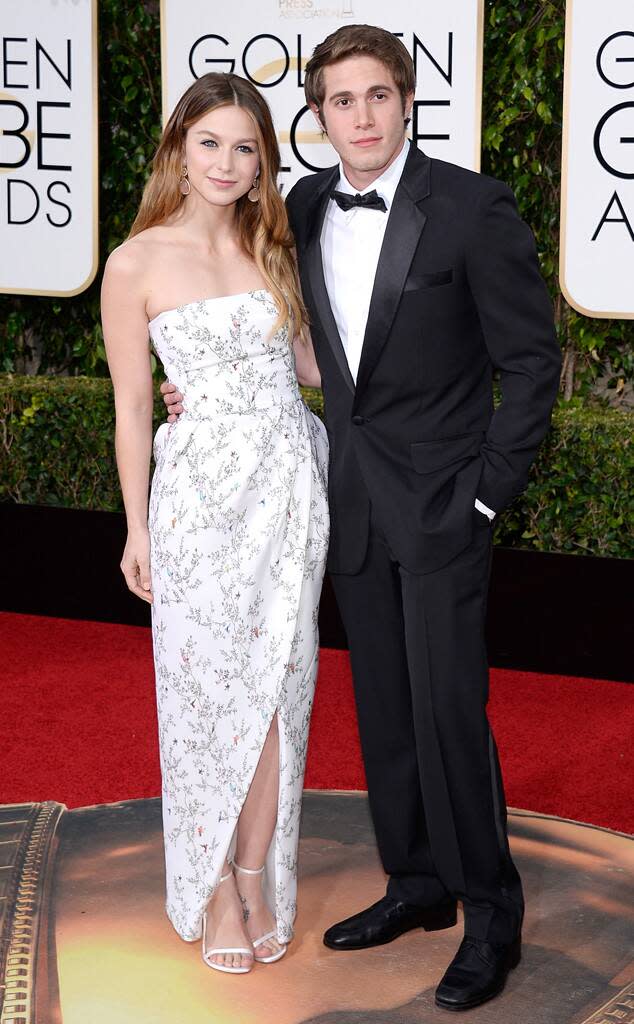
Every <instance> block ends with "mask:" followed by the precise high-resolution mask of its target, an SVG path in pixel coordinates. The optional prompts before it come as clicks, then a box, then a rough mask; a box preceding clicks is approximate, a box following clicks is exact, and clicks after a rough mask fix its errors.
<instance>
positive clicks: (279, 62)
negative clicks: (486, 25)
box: [161, 0, 484, 192]
mask: <svg viewBox="0 0 634 1024" xmlns="http://www.w3.org/2000/svg"><path fill="white" fill-rule="evenodd" d="M483 8H484V0H442V3H438V2H437V0H435V2H431V3H430V2H427V3H420V2H418V3H415V2H412V0H392V2H391V3H390V4H389V9H387V10H386V5H385V3H384V2H383V0H351V2H349V3H346V2H345V0H240V3H239V4H235V5H234V6H233V8H231V7H230V6H229V5H227V10H226V12H225V13H224V14H223V15H222V17H219V16H218V15H216V14H213V13H212V12H211V11H210V5H209V3H208V0H188V2H187V3H183V0H162V3H161V49H162V70H163V117H164V120H166V119H167V117H168V116H169V114H170V112H171V110H172V109H173V108H174V106H175V104H176V101H177V100H178V98H179V97H180V96H181V95H182V93H183V92H184V91H185V89H186V88H187V87H188V86H189V85H191V83H192V82H193V81H194V78H200V76H201V75H204V74H205V73H206V72H207V71H231V72H233V73H235V74H237V75H243V76H244V77H245V78H248V79H250V81H252V82H253V83H255V84H256V85H257V86H259V88H260V89H262V92H263V93H264V95H265V97H266V100H267V102H268V104H269V106H270V107H271V110H272V111H273V117H274V120H275V124H276V126H277V129H278V139H279V142H280V148H281V152H282V163H283V170H282V175H281V182H280V185H281V187H282V189H283V191H285V192H286V191H288V190H289V188H290V187H291V185H293V184H294V182H295V181H296V180H297V179H298V178H301V177H302V176H303V175H305V174H309V173H310V172H311V171H318V170H320V169H321V168H323V167H331V166H332V165H333V164H334V163H336V162H337V159H338V158H337V154H336V153H335V152H334V150H333V149H332V148H331V146H330V144H329V143H328V140H327V139H324V138H323V137H322V135H321V132H320V131H319V129H318V128H317V125H316V123H315V118H314V117H313V114H312V113H311V111H310V110H308V108H307V107H306V104H305V101H304V74H303V69H304V66H305V64H306V61H307V60H308V58H309V57H310V54H311V52H312V51H313V49H314V47H315V46H316V45H317V43H319V42H320V41H321V40H322V39H325V38H326V36H327V35H329V34H330V33H331V32H334V31H335V30H336V29H338V28H340V27H341V26H342V25H346V24H353V25H354V24H360V23H363V24H369V25H380V26H381V27H382V28H385V29H388V31H390V32H393V33H394V34H395V35H397V36H398V37H399V38H400V39H401V40H402V41H403V43H404V44H405V46H406V47H407V49H408V51H409V52H410V54H411V56H412V58H413V60H414V65H415V67H416V78H417V89H416V98H415V102H414V108H413V111H412V124H411V136H412V138H413V139H414V140H415V141H416V142H417V143H418V145H420V146H421V147H422V148H424V149H425V151H426V152H428V153H429V154H430V155H431V156H440V157H442V158H443V159H444V160H451V161H452V162H453V163H458V164H463V165H464V166H465V167H470V168H473V169H474V170H477V169H479V166H480V115H481V109H482V30H483V17H484V10H483Z"/></svg>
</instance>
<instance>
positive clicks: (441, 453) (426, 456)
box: [409, 430, 484, 473]
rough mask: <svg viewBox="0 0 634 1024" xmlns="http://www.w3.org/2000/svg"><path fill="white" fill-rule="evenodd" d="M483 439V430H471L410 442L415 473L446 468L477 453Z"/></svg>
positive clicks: (431, 471)
mask: <svg viewBox="0 0 634 1024" xmlns="http://www.w3.org/2000/svg"><path fill="white" fill-rule="evenodd" d="M483 439H484V431H483V430H475V431H473V430H472V431H470V432H469V433H468V434H457V435H455V436H454V437H443V438H440V439H439V440H437V441H420V442H418V443H416V444H410V446H409V450H410V455H411V459H412V465H413V466H414V469H415V470H416V472H417V473H433V472H435V471H436V470H438V469H446V468H447V467H448V466H453V465H454V464H455V463H459V462H463V461H464V460H465V459H469V458H472V457H473V456H474V455H477V454H478V452H479V451H480V447H481V445H482V441H483Z"/></svg>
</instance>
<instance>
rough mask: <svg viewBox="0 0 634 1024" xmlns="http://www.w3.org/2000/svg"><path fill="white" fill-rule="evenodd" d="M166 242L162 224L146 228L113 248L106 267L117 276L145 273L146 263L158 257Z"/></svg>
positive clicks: (132, 275)
mask: <svg viewBox="0 0 634 1024" xmlns="http://www.w3.org/2000/svg"><path fill="white" fill-rule="evenodd" d="M166 244H168V242H167V239H166V238H165V231H164V229H163V228H162V226H160V225H159V226H156V227H152V228H146V230H145V231H140V232H139V234H138V235H134V236H133V237H132V238H126V240H125V242H122V243H121V245H118V246H117V248H116V249H113V250H112V252H111V253H110V255H109V256H108V259H107V261H106V269H108V270H109V271H110V272H114V273H115V274H116V275H117V276H119V275H121V276H122V277H125V276H128V277H134V276H137V275H138V274H145V273H147V270H148V264H149V263H151V261H152V260H153V259H156V258H159V257H160V255H161V252H162V251H163V250H164V249H165V245H166Z"/></svg>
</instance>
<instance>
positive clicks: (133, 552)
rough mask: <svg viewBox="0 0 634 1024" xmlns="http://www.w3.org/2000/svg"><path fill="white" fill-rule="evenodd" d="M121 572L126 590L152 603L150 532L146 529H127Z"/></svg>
mask: <svg viewBox="0 0 634 1024" xmlns="http://www.w3.org/2000/svg"><path fill="white" fill-rule="evenodd" d="M121 572H122V573H123V575H124V576H125V581H126V583H127V585H128V590H131V591H132V593H133V594H136V596H137V597H140V598H141V600H142V601H147V602H148V604H152V601H153V600H154V598H153V596H152V578H151V576H150V534H149V531H148V530H147V529H145V530H135V531H130V530H129V531H128V539H127V541H126V545H125V549H124V551H123V558H122V559H121Z"/></svg>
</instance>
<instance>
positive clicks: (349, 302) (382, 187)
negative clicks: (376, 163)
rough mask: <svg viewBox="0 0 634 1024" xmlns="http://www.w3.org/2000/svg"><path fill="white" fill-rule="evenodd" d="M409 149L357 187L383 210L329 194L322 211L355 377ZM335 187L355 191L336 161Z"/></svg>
mask: <svg viewBox="0 0 634 1024" xmlns="http://www.w3.org/2000/svg"><path fill="white" fill-rule="evenodd" d="M408 153H409V142H408V140H407V139H406V140H405V142H404V143H403V148H402V150H401V152H400V153H399V155H398V156H397V158H396V160H394V162H393V163H391V164H390V166H389V167H388V168H387V170H385V171H384V172H383V174H382V175H381V176H380V177H379V178H377V179H376V180H375V181H373V182H372V184H371V185H368V186H367V188H364V189H362V190H361V193H360V194H361V195H365V194H366V193H367V192H372V191H374V190H376V192H377V193H378V195H379V196H380V197H381V198H382V199H383V201H384V202H385V205H386V207H387V210H386V212H385V213H384V212H383V211H382V210H372V209H364V208H363V207H358V206H357V207H354V208H353V209H351V210H347V211H344V210H342V209H341V208H340V207H339V206H338V205H337V203H336V202H335V200H334V199H331V200H330V202H329V204H328V209H327V210H326V216H325V217H324V223H323V227H322V231H321V256H322V263H323V268H324V278H325V281H326V290H327V292H328V298H329V300H330V306H331V308H332V312H333V316H334V318H335V323H336V324H337V329H338V331H339V337H340V338H341V343H342V345H343V349H344V352H345V354H346V359H347V360H348V366H349V367H350V373H351V374H352V378H353V380H354V381H355V383H356V379H357V373H358V370H359V361H360V359H361V349H362V346H363V338H364V336H365V329H366V325H367V322H368V311H369V309H370V300H371V298H372V290H373V288H374V278H375V276H376V268H377V266H378V263H379V255H380V252H381V246H382V244H383V236H384V235H385V228H386V227H387V220H388V217H389V214H390V207H391V205H392V203H393V201H394V195H395V193H396V189H397V188H398V184H399V182H400V180H401V175H402V173H403V168H404V167H405V161H406V160H407V156H408ZM335 187H336V189H337V190H338V191H339V192H347V193H348V194H350V195H357V193H358V192H359V190H358V189H356V188H354V187H353V186H352V185H351V184H350V182H349V181H348V179H347V178H346V175H345V172H344V169H343V164H341V163H340V164H339V182H338V184H337V185H336V186H335ZM475 504H476V508H477V509H478V511H480V512H482V513H484V515H486V516H488V517H489V519H493V518H494V516H495V512H492V511H491V509H489V508H487V507H486V505H484V504H483V503H482V502H481V501H479V500H478V499H476V503H475Z"/></svg>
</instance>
